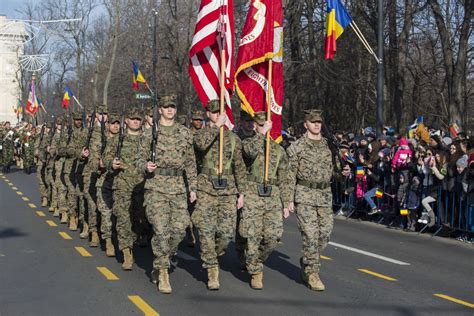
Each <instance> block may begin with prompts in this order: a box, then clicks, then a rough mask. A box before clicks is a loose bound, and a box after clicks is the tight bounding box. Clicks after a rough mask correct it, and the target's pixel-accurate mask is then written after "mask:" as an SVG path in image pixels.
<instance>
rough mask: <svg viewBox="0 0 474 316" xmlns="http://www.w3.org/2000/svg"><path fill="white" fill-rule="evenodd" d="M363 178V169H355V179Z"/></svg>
mask: <svg viewBox="0 0 474 316" xmlns="http://www.w3.org/2000/svg"><path fill="white" fill-rule="evenodd" d="M364 176H365V170H364V167H357V169H356V177H357V178H363V177H364Z"/></svg>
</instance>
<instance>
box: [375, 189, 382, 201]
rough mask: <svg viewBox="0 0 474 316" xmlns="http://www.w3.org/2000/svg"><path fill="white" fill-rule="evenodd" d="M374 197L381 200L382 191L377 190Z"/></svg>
mask: <svg viewBox="0 0 474 316" xmlns="http://www.w3.org/2000/svg"><path fill="white" fill-rule="evenodd" d="M375 197H377V198H379V199H380V198H382V197H383V191H382V190H380V189H377V191H375Z"/></svg>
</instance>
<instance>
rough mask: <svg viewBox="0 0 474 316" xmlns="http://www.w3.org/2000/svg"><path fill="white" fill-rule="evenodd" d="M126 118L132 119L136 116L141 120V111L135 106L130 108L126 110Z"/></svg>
mask: <svg viewBox="0 0 474 316" xmlns="http://www.w3.org/2000/svg"><path fill="white" fill-rule="evenodd" d="M127 118H129V119H133V118H138V119H140V120H143V116H142V113H141V111H140V110H139V109H137V108H130V109H129V110H128V111H127Z"/></svg>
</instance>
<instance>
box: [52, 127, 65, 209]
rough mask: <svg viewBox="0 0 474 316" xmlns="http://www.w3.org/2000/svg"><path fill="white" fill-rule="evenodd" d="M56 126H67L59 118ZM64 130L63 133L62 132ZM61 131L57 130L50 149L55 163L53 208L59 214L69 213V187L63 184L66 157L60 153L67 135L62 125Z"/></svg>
mask: <svg viewBox="0 0 474 316" xmlns="http://www.w3.org/2000/svg"><path fill="white" fill-rule="evenodd" d="M56 124H65V122H63V121H62V119H60V118H58V119H57V121H56ZM61 129H62V131H61ZM61 129H59V128H58V129H57V130H56V133H55V134H54V136H53V141H52V143H51V147H50V151H49V153H50V155H51V159H52V160H53V161H54V162H53V165H54V181H53V183H52V197H51V202H52V207H53V208H54V209H55V210H56V209H58V210H59V212H65V211H67V200H66V197H67V187H66V185H65V184H64V182H63V165H64V157H61V155H60V153H59V151H60V148H61V147H64V146H66V144H65V143H66V141H67V135H65V134H66V132H65V130H64V126H63V125H61Z"/></svg>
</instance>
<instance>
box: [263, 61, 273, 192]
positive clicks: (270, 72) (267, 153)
mask: <svg viewBox="0 0 474 316" xmlns="http://www.w3.org/2000/svg"><path fill="white" fill-rule="evenodd" d="M272 77H273V60H272V59H270V60H269V61H268V81H267V83H268V86H267V121H270V120H271V119H272V107H271V103H272ZM269 165H270V131H268V132H267V135H266V143H265V178H264V185H265V187H266V186H267V184H268V169H269Z"/></svg>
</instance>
